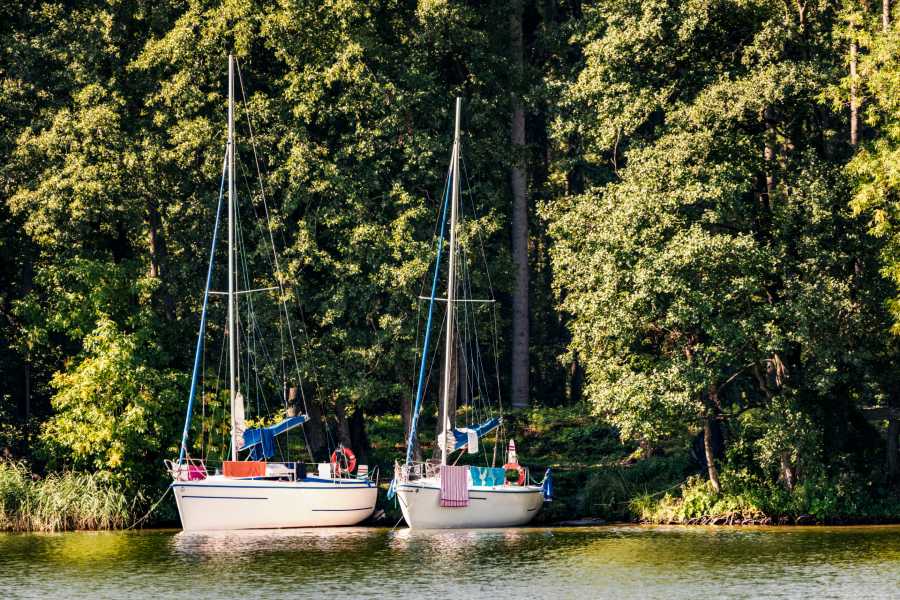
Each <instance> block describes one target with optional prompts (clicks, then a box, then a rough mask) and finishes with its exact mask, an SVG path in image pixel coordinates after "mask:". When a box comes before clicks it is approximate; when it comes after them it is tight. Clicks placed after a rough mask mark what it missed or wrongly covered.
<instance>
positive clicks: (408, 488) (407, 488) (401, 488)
mask: <svg viewBox="0 0 900 600" xmlns="http://www.w3.org/2000/svg"><path fill="white" fill-rule="evenodd" d="M397 489H398V490H399V491H404V492H410V491H413V490H434V491H435V492H440V489H439V488H436V487H426V486H424V485H401V486H399V487H398V488H397ZM472 491H473V492H474V493H476V494H540V493H541V490H539V489H538V490H522V491H519V490H472ZM469 498H472V496H469ZM477 499H478V500H482V499H483V498H477Z"/></svg>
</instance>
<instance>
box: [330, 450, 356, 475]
mask: <svg viewBox="0 0 900 600" xmlns="http://www.w3.org/2000/svg"><path fill="white" fill-rule="evenodd" d="M338 454H341V455H342V456H343V457H344V459H345V460H346V461H347V468H344V465H343V464H341V461H340V460H339V459H338ZM331 464H332V465H334V467H333V470H334V472H335V473H337V474H341V473H347V474H350V473H351V472H352V471H353V469H355V468H356V455H355V454H353V450H351V449H350V448H345V447H343V446H338V449H337V450H335V451H334V452H332V453H331Z"/></svg>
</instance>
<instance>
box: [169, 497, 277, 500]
mask: <svg viewBox="0 0 900 600" xmlns="http://www.w3.org/2000/svg"><path fill="white" fill-rule="evenodd" d="M182 498H198V499H203V500H268V498H266V497H263V496H182Z"/></svg>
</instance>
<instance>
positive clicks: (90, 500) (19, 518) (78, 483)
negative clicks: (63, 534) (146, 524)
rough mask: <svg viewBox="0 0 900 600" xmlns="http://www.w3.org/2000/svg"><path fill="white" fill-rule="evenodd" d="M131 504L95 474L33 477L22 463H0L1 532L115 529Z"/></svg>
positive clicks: (125, 518) (128, 516)
mask: <svg viewBox="0 0 900 600" xmlns="http://www.w3.org/2000/svg"><path fill="white" fill-rule="evenodd" d="M138 499H139V498H138ZM132 506H133V504H132V503H130V502H129V501H128V499H127V497H126V494H125V492H124V490H122V489H121V488H120V487H119V486H117V485H114V484H112V483H110V482H109V481H106V480H105V479H104V478H103V477H102V476H100V475H97V474H91V473H76V472H73V471H65V472H63V473H61V474H51V475H48V476H47V477H46V478H45V479H36V478H35V476H34V475H33V474H32V473H31V471H30V470H29V469H28V468H27V466H26V465H24V464H23V463H15V462H10V461H6V460H4V461H0V530H7V531H66V530H72V529H119V528H122V527H125V525H126V524H127V523H128V522H129V521H130V520H131V519H132Z"/></svg>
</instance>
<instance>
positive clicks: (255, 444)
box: [241, 415, 309, 460]
mask: <svg viewBox="0 0 900 600" xmlns="http://www.w3.org/2000/svg"><path fill="white" fill-rule="evenodd" d="M308 420H309V417H307V416H306V415H298V416H296V417H290V418H287V419H285V420H284V421H282V422H281V423H276V424H275V425H270V426H269V427H254V428H253V429H247V430H246V431H244V444H243V445H242V446H241V450H250V460H265V459H267V458H272V456H274V454H275V436H276V435H280V434H282V433H284V432H285V431H290V430H291V429H293V428H294V427H298V426H300V425H303V424H304V423H305V422H306V421H308Z"/></svg>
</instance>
